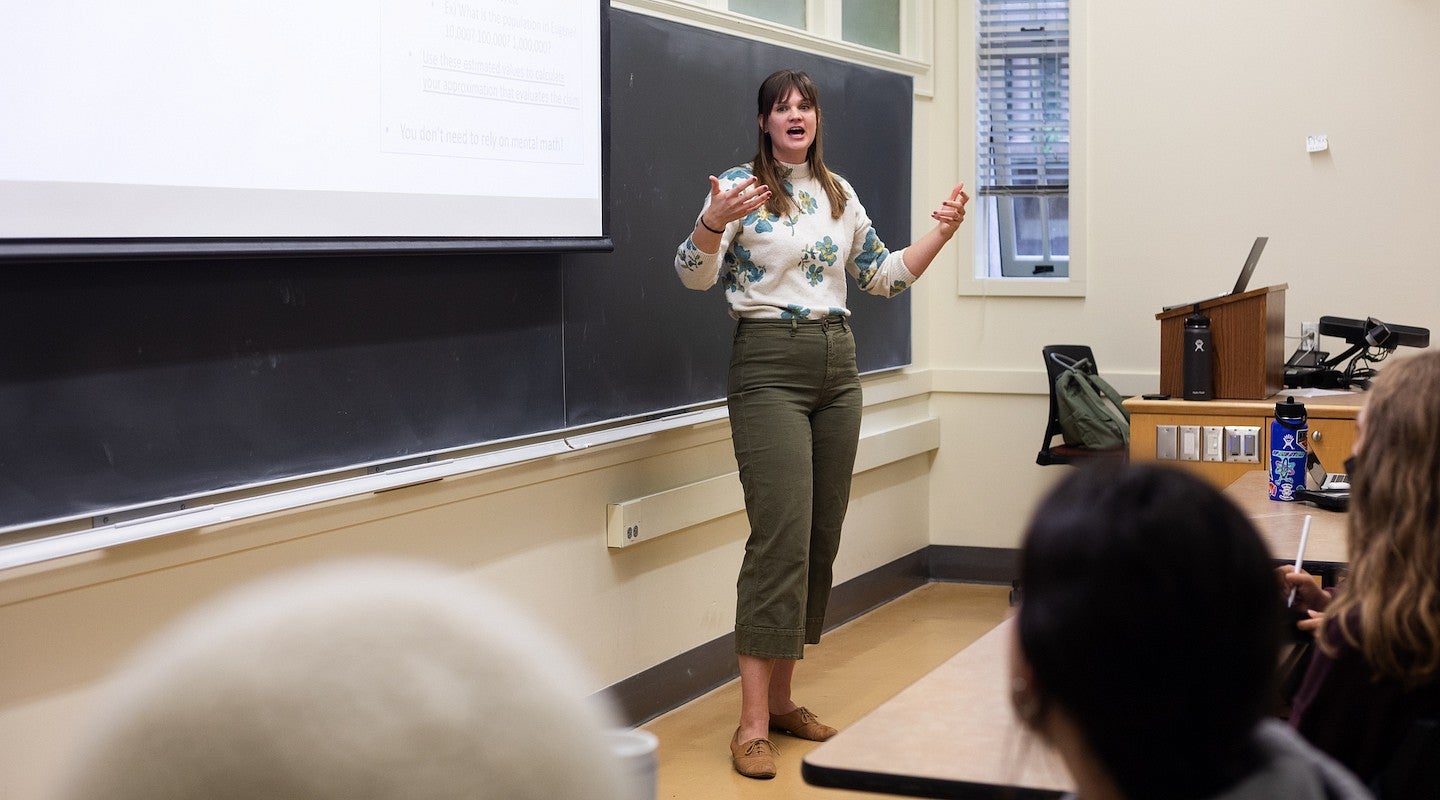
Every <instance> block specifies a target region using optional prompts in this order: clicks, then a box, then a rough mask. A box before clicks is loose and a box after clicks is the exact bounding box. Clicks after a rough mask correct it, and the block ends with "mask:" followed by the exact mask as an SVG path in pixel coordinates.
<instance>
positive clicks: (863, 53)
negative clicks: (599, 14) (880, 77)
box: [610, 0, 949, 97]
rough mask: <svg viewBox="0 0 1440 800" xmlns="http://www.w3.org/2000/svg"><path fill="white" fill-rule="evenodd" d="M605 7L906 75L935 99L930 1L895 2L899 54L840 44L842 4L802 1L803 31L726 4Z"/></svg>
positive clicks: (677, 1)
mask: <svg viewBox="0 0 1440 800" xmlns="http://www.w3.org/2000/svg"><path fill="white" fill-rule="evenodd" d="M945 1H946V2H949V0H945ZM610 5H611V7H612V8H620V9H625V10H627V11H636V12H639V13H642V14H649V15H651V16H657V17H662V18H665V19H673V20H677V21H681V22H686V23H689V24H691V25H695V26H697V27H701V28H709V29H711V30H718V31H724V32H725V33H731V34H735V35H737V36H744V37H746V38H750V39H756V40H759V41H764V42H770V43H773V44H779V45H782V46H786V47H791V48H794V49H796V50H803V51H805V52H809V53H815V54H817V55H822V56H829V57H831V58H838V59H840V60H842V61H850V62H853V63H856V64H864V65H866V66H871V67H877V68H879V69H884V70H889V71H890V72H898V73H901V74H903V75H910V76H911V77H913V78H914V79H915V94H916V96H919V97H933V96H934V89H933V85H934V81H933V77H932V75H931V72H932V69H931V67H932V64H933V63H934V56H933V53H934V28H935V0H900V52H899V53H892V52H890V51H888V50H880V49H877V48H874V47H868V46H866V45H863V44H856V43H855V42H847V41H844V40H843V39H841V23H840V17H841V7H842V6H841V0H805V29H804V30H801V29H799V28H792V27H790V26H788V25H779V24H776V23H774V22H770V21H769V20H764V19H759V18H757V17H750V16H746V15H744V14H737V13H734V12H732V11H730V8H729V5H730V4H729V0H612V2H611V4H610Z"/></svg>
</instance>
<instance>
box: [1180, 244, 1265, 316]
mask: <svg viewBox="0 0 1440 800" xmlns="http://www.w3.org/2000/svg"><path fill="white" fill-rule="evenodd" d="M1268 241H1270V237H1269V236H1256V237H1255V243H1254V244H1252V245H1250V255H1248V256H1246V257H1245V265H1244V266H1242V267H1240V276H1239V277H1237V278H1236V279H1235V288H1234V289H1231V290H1230V294H1244V292H1245V290H1246V289H1249V288H1250V276H1251V275H1253V274H1255V265H1256V264H1258V263H1260V253H1262V252H1263V251H1264V250H1265V243H1266V242H1268ZM1229 296H1230V295H1229V294H1217V295H1215V296H1214V297H1207V298H1205V299H1204V300H1197V301H1195V302H1193V303H1177V304H1176V305H1173V306H1165V307H1164V308H1162V309H1161V311H1174V310H1175V309H1177V308H1189V307H1190V306H1197V305H1200V304H1201V303H1208V302H1209V301H1211V300H1219V299H1220V298H1222V297H1229Z"/></svg>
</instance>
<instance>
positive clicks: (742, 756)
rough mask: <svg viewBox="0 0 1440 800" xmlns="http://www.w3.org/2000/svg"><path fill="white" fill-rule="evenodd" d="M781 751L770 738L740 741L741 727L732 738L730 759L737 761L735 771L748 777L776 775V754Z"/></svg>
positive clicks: (765, 777)
mask: <svg viewBox="0 0 1440 800" xmlns="http://www.w3.org/2000/svg"><path fill="white" fill-rule="evenodd" d="M779 753H780V751H779V749H777V748H776V747H775V745H774V743H772V742H771V741H770V740H769V739H750V740H748V741H745V742H742V741H740V729H739V728H736V729H735V735H734V736H733V737H732V738H731V739H730V760H731V761H733V762H735V771H736V772H738V773H740V774H741V775H744V776H745V777H747V778H761V779H768V778H773V777H775V756H777V755H779Z"/></svg>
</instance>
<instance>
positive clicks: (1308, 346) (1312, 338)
mask: <svg viewBox="0 0 1440 800" xmlns="http://www.w3.org/2000/svg"><path fill="white" fill-rule="evenodd" d="M1300 349H1301V350H1305V351H1307V352H1308V351H1310V350H1319V349H1320V326H1319V325H1317V324H1315V323H1313V322H1302V323H1300Z"/></svg>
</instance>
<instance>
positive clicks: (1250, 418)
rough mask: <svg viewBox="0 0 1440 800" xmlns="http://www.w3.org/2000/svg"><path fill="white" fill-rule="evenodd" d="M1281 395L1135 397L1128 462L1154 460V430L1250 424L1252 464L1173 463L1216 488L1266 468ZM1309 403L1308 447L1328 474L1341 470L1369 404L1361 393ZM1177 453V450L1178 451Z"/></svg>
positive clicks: (1314, 399)
mask: <svg viewBox="0 0 1440 800" xmlns="http://www.w3.org/2000/svg"><path fill="white" fill-rule="evenodd" d="M1285 397H1286V395H1285V393H1283V392H1282V393H1280V394H1278V395H1275V396H1273V397H1268V398H1266V399H1264V400H1210V401H1197V402H1190V401H1186V400H1145V399H1143V398H1139V397H1132V398H1130V399H1129V400H1126V401H1125V408H1126V410H1128V411H1129V412H1130V459H1131V460H1132V461H1153V460H1155V457H1156V451H1155V441H1156V436H1155V433H1156V427H1157V426H1160V425H1175V426H1177V429H1178V428H1179V426H1185V425H1195V426H1200V427H1202V428H1203V426H1251V427H1255V428H1258V429H1259V435H1258V436H1257V438H1256V456H1257V460H1256V461H1254V462H1248V461H1200V460H1196V461H1185V460H1178V459H1177V460H1176V461H1174V462H1167V463H1173V464H1175V465H1177V466H1180V467H1184V468H1186V469H1191V470H1194V471H1195V472H1196V473H1198V474H1200V475H1203V476H1204V477H1205V478H1207V479H1209V480H1210V481H1211V482H1213V483H1214V484H1215V485H1216V486H1218V487H1221V488H1223V487H1226V486H1229V485H1230V484H1232V483H1234V482H1235V480H1236V479H1237V478H1239V477H1240V476H1241V475H1243V474H1245V473H1246V472H1252V471H1254V470H1257V469H1266V468H1268V466H1269V458H1268V457H1267V453H1268V452H1269V449H1270V442H1269V438H1270V420H1271V419H1272V418H1273V417H1274V416H1275V403H1276V402H1277V401H1279V400H1283V399H1285ZM1295 399H1296V400H1298V401H1300V402H1303V403H1304V404H1305V411H1306V413H1307V415H1308V416H1309V420H1310V421H1309V428H1310V447H1311V450H1312V452H1314V453H1315V454H1316V455H1317V456H1319V458H1320V463H1321V464H1322V465H1324V467H1325V469H1326V470H1327V471H1329V472H1343V471H1344V467H1342V466H1341V465H1342V464H1343V463H1344V461H1345V459H1346V458H1348V457H1349V455H1350V449H1351V447H1352V445H1353V444H1354V442H1355V417H1356V415H1357V414H1358V413H1359V411H1360V406H1362V405H1363V404H1364V402H1365V395H1364V393H1363V392H1348V393H1345V394H1337V395H1325V396H1322V397H1297V398H1295ZM1177 455H1178V449H1177Z"/></svg>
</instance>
